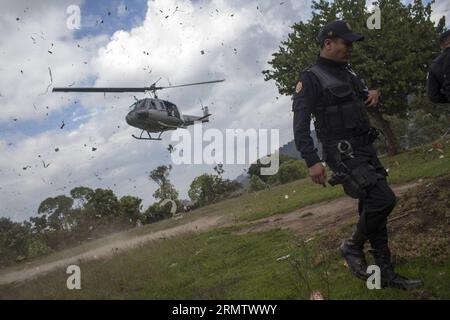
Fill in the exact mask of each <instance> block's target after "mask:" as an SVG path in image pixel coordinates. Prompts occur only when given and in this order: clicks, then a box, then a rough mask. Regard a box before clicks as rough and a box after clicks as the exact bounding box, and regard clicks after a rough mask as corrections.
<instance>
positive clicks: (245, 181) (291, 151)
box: [234, 130, 322, 189]
mask: <svg viewBox="0 0 450 320" xmlns="http://www.w3.org/2000/svg"><path fill="white" fill-rule="evenodd" d="M311 137H312V139H313V141H314V146H315V147H316V148H317V149H318V154H319V157H322V145H321V144H320V143H319V141H318V139H317V134H316V131H315V130H313V131H311ZM278 150H279V152H280V154H282V155H285V156H289V157H292V158H294V159H299V160H302V159H303V158H302V156H301V155H300V152H299V151H298V150H297V147H296V145H295V141H294V140H291V141H289V142H288V143H286V144H284V145H283V146H282V147H280V148H279V149H278ZM234 181H237V182H239V183H240V184H242V186H243V188H244V189H246V188H247V187H248V186H249V185H250V181H249V178H248V175H247V173H242V174H240V175H239V176H237V177H236V179H234Z"/></svg>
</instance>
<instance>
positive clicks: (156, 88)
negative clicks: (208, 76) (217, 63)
mask: <svg viewBox="0 0 450 320" xmlns="http://www.w3.org/2000/svg"><path fill="white" fill-rule="evenodd" d="M223 81H225V79H223V80H213V81H204V82H196V83H187V84H181V85H177V86H168V87H151V89H152V90H161V89H169V88H179V87H187V86H196V85H199V84H207V83H216V82H223Z"/></svg>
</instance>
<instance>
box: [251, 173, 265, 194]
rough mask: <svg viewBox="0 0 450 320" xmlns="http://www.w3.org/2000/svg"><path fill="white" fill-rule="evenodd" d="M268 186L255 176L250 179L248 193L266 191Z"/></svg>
mask: <svg viewBox="0 0 450 320" xmlns="http://www.w3.org/2000/svg"><path fill="white" fill-rule="evenodd" d="M267 187H268V184H267V183H265V182H264V181H262V180H261V178H260V177H258V176H257V175H256V174H255V175H252V176H251V177H250V191H259V190H264V189H267Z"/></svg>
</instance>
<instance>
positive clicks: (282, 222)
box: [237, 182, 423, 234]
mask: <svg viewBox="0 0 450 320" xmlns="http://www.w3.org/2000/svg"><path fill="white" fill-rule="evenodd" d="M422 183H423V182H422ZM419 184H420V183H419V182H411V183H405V184H400V185H396V186H392V189H393V190H394V192H395V194H396V196H397V197H398V198H399V197H401V196H402V195H403V194H404V193H405V192H406V191H407V190H409V189H410V188H413V187H416V186H418V185H419ZM357 208H358V200H356V199H352V198H350V197H341V198H337V199H333V200H329V201H324V202H320V203H317V204H313V205H310V206H307V207H303V208H301V209H298V210H295V211H293V212H290V213H286V214H283V215H275V216H271V217H268V218H263V219H259V220H255V221H254V222H253V224H254V226H250V227H248V228H245V229H242V230H240V231H239V232H237V233H238V234H245V233H248V232H259V231H266V230H269V229H275V228H281V229H290V230H294V231H295V232H296V233H297V234H311V233H313V232H315V231H318V230H323V229H327V230H332V229H334V228H340V227H341V226H342V225H345V224H348V223H351V222H356V219H357V210H358V209H357Z"/></svg>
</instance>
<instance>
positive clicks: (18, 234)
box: [0, 217, 32, 265]
mask: <svg viewBox="0 0 450 320" xmlns="http://www.w3.org/2000/svg"><path fill="white" fill-rule="evenodd" d="M30 241H32V235H31V230H30V225H29V224H22V223H17V222H12V221H11V220H10V219H9V218H3V217H2V218H0V265H7V264H10V263H11V262H13V261H18V262H20V261H22V260H25V259H26V258H27V254H28V247H29V243H30Z"/></svg>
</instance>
